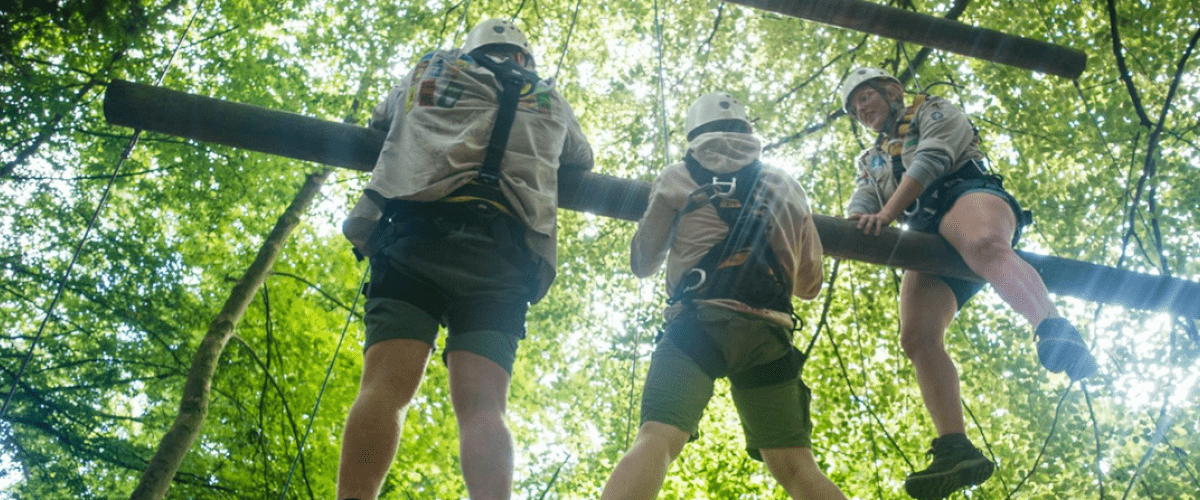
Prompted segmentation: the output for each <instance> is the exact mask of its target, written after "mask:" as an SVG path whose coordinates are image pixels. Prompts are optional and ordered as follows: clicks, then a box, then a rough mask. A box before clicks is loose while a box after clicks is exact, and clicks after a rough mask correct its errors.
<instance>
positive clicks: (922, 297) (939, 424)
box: [840, 68, 1096, 500]
mask: <svg viewBox="0 0 1200 500" xmlns="http://www.w3.org/2000/svg"><path fill="white" fill-rule="evenodd" d="M840 91H841V102H842V105H843V107H844V109H845V111H846V113H848V114H849V115H850V116H852V117H854V118H855V119H856V120H858V122H859V123H861V124H863V125H865V126H866V127H868V128H870V129H871V130H874V131H876V132H878V133H879V136H878V140H877V141H876V142H875V145H874V146H872V147H871V148H869V149H867V150H865V151H863V152H862V154H861V155H860V156H859V157H858V160H857V166H858V171H859V174H858V180H857V186H856V188H855V191H854V194H853V195H852V196H851V198H850V202H849V204H848V206H847V208H846V214H847V217H848V218H850V219H853V220H857V221H858V228H859V229H861V230H862V231H863V232H864V233H866V234H875V235H878V234H880V232H881V231H882V230H883V228H885V227H887V226H888V225H890V224H891V223H892V222H893V221H897V220H899V221H902V222H905V223H907V224H908V229H909V230H913V231H921V232H926V233H932V234H938V235H941V236H942V237H943V238H945V239H946V241H947V242H948V243H949V244H950V245H951V246H952V247H954V249H955V250H957V251H958V253H959V254H960V255H962V258H963V260H964V261H965V262H966V264H967V265H968V266H969V267H970V268H971V270H972V271H974V272H975V273H976V274H978V275H979V276H981V277H983V279H985V280H987V282H988V283H990V284H991V285H992V287H993V288H995V290H996V292H997V293H999V294H1000V298H1002V299H1003V300H1004V301H1005V302H1007V303H1008V304H1009V305H1010V306H1012V308H1013V309H1015V310H1016V311H1017V312H1018V313H1020V314H1021V315H1022V316H1024V317H1025V319H1026V320H1028V321H1029V324H1030V325H1034V326H1036V328H1035V332H1034V338H1035V339H1036V341H1037V352H1038V359H1039V360H1040V361H1041V363H1042V365H1043V366H1045V367H1046V369H1048V370H1050V371H1051V372H1063V371H1065V372H1066V374H1067V376H1069V377H1070V378H1071V380H1073V381H1074V380H1079V379H1082V378H1084V377H1088V376H1090V375H1092V374H1093V373H1095V371H1096V360H1095V358H1093V357H1092V355H1091V353H1089V352H1088V347H1087V345H1086V344H1084V342H1083V338H1082V337H1081V336H1080V335H1079V332H1078V331H1077V330H1076V329H1075V327H1074V326H1072V325H1071V324H1070V323H1069V322H1068V321H1067V320H1066V319H1064V318H1062V317H1061V316H1060V315H1059V312H1058V309H1057V308H1056V307H1055V306H1054V303H1053V302H1051V301H1050V297H1049V294H1048V292H1047V291H1046V285H1045V283H1043V282H1042V279H1041V276H1039V275H1038V274H1037V272H1036V271H1034V269H1033V268H1032V267H1031V266H1030V265H1029V264H1028V263H1027V262H1025V261H1024V260H1022V259H1021V258H1020V257H1019V256H1018V255H1017V253H1016V252H1015V251H1014V250H1013V246H1014V245H1016V244H1017V242H1018V241H1019V239H1020V236H1021V228H1022V227H1023V226H1024V225H1025V224H1028V223H1029V217H1028V212H1024V211H1022V210H1021V206H1020V205H1019V204H1018V203H1017V201H1016V199H1014V198H1013V197H1012V195H1010V194H1009V193H1008V192H1007V191H1005V190H1004V187H1003V185H1002V180H1001V178H1000V177H999V176H997V175H993V174H991V173H990V172H989V171H988V168H987V165H986V163H985V162H984V159H983V154H982V153H981V152H980V149H979V139H978V135H977V133H976V132H975V129H974V127H973V126H972V125H971V123H970V121H969V120H968V119H967V117H966V116H965V115H964V114H963V112H962V111H961V110H959V109H958V108H957V107H955V106H954V105H953V104H951V103H950V102H948V101H946V100H944V99H941V98H939V97H936V96H926V95H919V96H917V97H915V98H914V99H913V100H912V102H911V103H909V104H906V103H905V93H904V86H903V85H902V84H901V82H900V80H899V79H897V78H895V77H893V76H892V75H890V74H888V73H887V72H885V71H883V70H881V69H877V68H859V69H856V70H854V71H852V72H851V73H850V74H849V75H848V76H847V77H846V79H845V80H844V81H843V82H842V86H841V89H840ZM982 287H983V283H979V282H974V281H967V280H961V279H954V278H947V277H941V276H935V275H931V274H927V273H922V272H917V271H911V270H910V271H907V272H905V274H904V279H903V282H902V284H901V287H900V343H901V346H902V347H903V349H904V353H905V355H907V356H908V358H909V359H910V360H911V361H912V363H913V367H914V369H915V371H916V375H917V383H918V384H919V385H920V388H921V397H922V399H923V400H924V402H925V407H926V409H927V410H928V411H929V414H930V416H931V417H932V420H933V424H934V426H935V427H936V429H937V435H938V437H937V439H934V440H933V445H932V449H931V450H930V451H929V453H930V454H931V455H932V456H933V461H932V463H931V464H930V465H929V467H928V468H926V469H925V470H922V471H920V472H915V473H913V474H911V475H909V476H908V478H907V479H906V481H905V485H904V487H905V490H906V491H907V492H908V494H909V495H911V496H912V497H914V498H917V499H919V500H927V499H941V498H945V497H947V496H949V495H950V494H951V493H953V492H955V491H958V490H959V489H961V488H964V487H966V486H970V485H975V484H979V483H982V482H983V481H985V480H987V479H988V478H989V477H991V475H992V471H993V468H994V464H993V463H992V462H991V461H990V460H988V459H987V458H986V457H985V456H984V455H983V454H982V453H981V452H980V451H979V450H978V449H977V448H976V447H975V446H974V445H973V444H971V441H970V440H969V439H968V438H967V436H966V434H965V427H964V424H963V414H962V408H961V406H960V394H959V378H958V372H957V370H956V368H955V366H954V362H953V361H951V359H950V356H949V355H948V354H947V352H946V348H945V345H944V337H945V332H946V328H947V327H948V326H949V325H950V322H951V321H952V320H953V319H954V316H955V314H956V312H957V311H958V310H959V309H961V308H962V306H963V304H965V303H966V302H967V300H969V299H970V298H971V297H972V296H973V295H975V294H976V293H977V292H979V290H980V289H981V288H982Z"/></svg>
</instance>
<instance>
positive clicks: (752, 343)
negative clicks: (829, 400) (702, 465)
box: [641, 305, 812, 460]
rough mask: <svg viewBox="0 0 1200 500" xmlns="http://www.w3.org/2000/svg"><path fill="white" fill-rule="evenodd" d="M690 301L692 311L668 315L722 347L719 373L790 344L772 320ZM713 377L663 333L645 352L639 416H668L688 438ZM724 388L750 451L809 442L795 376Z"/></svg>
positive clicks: (805, 397)
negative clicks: (748, 386) (646, 365)
mask: <svg viewBox="0 0 1200 500" xmlns="http://www.w3.org/2000/svg"><path fill="white" fill-rule="evenodd" d="M695 307H696V308H697V311H696V314H695V315H694V316H693V315H688V314H681V315H680V317H678V318H676V319H675V320H673V321H689V322H692V323H694V324H693V325H691V326H692V328H690V330H691V332H692V333H693V334H698V335H705V336H707V337H708V339H709V340H710V341H712V342H713V343H714V344H715V346H716V347H717V349H718V350H719V351H720V352H721V353H722V354H723V356H724V359H725V361H726V364H727V371H726V373H729V372H735V373H736V372H739V371H742V370H745V369H747V368H753V367H755V366H759V365H763V364H766V363H769V362H771V361H774V360H776V359H778V358H779V357H781V356H783V355H785V354H787V353H788V352H789V350H790V349H791V346H790V345H788V344H785V343H784V341H783V339H784V338H786V337H788V336H789V332H787V331H786V329H785V328H783V327H782V326H780V325H779V324H777V323H775V322H772V321H769V320H767V319H764V318H761V317H758V316H754V315H749V314H742V313H739V312H736V311H732V310H729V309H725V308H722V307H717V306H704V305H697V306H695ZM676 326H678V325H676ZM713 383H714V379H713V378H712V377H710V376H709V375H707V374H706V373H705V372H704V370H702V369H701V368H700V365H698V364H697V363H696V362H695V361H693V360H692V359H691V358H690V357H688V355H687V354H685V353H684V352H683V351H682V350H680V349H679V347H678V346H676V344H675V342H673V341H672V340H671V339H670V338H669V337H667V336H664V337H663V338H662V339H660V340H659V342H658V345H657V346H656V347H655V349H654V355H653V357H652V358H651V360H650V373H649V374H648V375H647V376H646V385H645V388H644V389H643V390H642V417H641V422H642V423H645V422H647V421H654V422H661V423H664V424H668V425H671V426H674V427H676V428H678V429H680V430H682V431H684V432H687V433H689V434H691V435H692V439H695V438H696V437H697V435H698V430H699V426H700V419H701V417H703V416H704V408H705V407H706V406H708V401H709V399H711V398H712V394H713ZM730 393H731V395H732V396H733V403H734V405H735V406H736V407H737V411H738V416H739V417H740V419H741V421H742V430H743V432H744V433H745V436H746V451H747V453H749V455H750V456H751V457H753V458H754V459H756V460H761V459H762V457H761V454H760V453H759V450H760V449H763V448H768V449H769V448H793V447H801V448H811V447H812V441H811V435H812V420H811V417H810V415H809V403H810V401H811V399H812V396H811V393H810V392H809V389H808V387H807V386H805V385H804V382H803V381H802V380H800V377H799V376H797V377H794V378H792V379H790V380H785V381H782V382H777V383H774V384H771V385H766V386H762V387H755V388H752V389H746V388H740V387H737V386H732V388H731V389H730Z"/></svg>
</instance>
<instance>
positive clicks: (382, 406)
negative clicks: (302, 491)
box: [337, 339, 432, 500]
mask: <svg viewBox="0 0 1200 500" xmlns="http://www.w3.org/2000/svg"><path fill="white" fill-rule="evenodd" d="M431 351H432V347H430V345H429V344H426V343H424V342H421V341H419V340H410V339H393V340H385V341H382V342H379V343H377V344H374V345H372V346H371V347H370V348H368V349H367V352H366V355H365V356H364V358H363V372H362V380H361V382H360V383H359V389H358V396H357V397H356V398H355V399H354V405H353V406H351V407H350V414H349V415H348V416H347V417H346V428H345V429H344V430H343V432H342V455H341V463H340V465H339V466H338V485H337V490H338V493H337V495H338V498H361V499H363V500H368V499H373V498H375V497H376V496H378V495H379V487H380V486H381V485H382V484H383V478H384V477H385V476H386V475H387V472H388V469H389V468H390V467H391V465H392V461H393V460H394V459H395V458H396V448H397V446H399V445H400V429H401V427H402V426H403V422H404V414H405V411H406V410H407V409H408V403H409V402H411V401H412V398H413V395H415V394H416V392H417V388H418V387H420V386H421V379H422V378H423V377H424V375H425V365H426V363H428V361H429V353H430V352H431Z"/></svg>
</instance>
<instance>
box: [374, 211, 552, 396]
mask: <svg viewBox="0 0 1200 500" xmlns="http://www.w3.org/2000/svg"><path fill="white" fill-rule="evenodd" d="M444 222H445V221H426V220H420V219H415V220H407V221H406V222H403V223H402V224H409V225H415V226H419V227H412V228H403V229H404V230H401V231H398V233H400V234H402V236H400V237H399V238H397V239H396V240H395V241H394V242H391V243H390V244H388V245H387V246H385V247H384V248H383V249H382V250H380V251H379V252H378V253H376V255H373V256H371V283H370V284H369V285H368V286H367V289H366V295H367V303H366V308H365V309H366V310H365V314H364V316H363V322H364V323H365V324H366V342H365V343H364V345H363V350H364V351H366V350H367V349H370V348H371V346H372V345H374V344H375V343H377V342H380V341H382V340H389V339H399V338H403V339H414V340H420V341H422V342H425V343H427V344H429V345H430V346H436V345H437V344H436V340H437V334H438V327H439V325H440V326H445V327H446V330H447V338H446V349H445V351H446V352H449V351H454V350H465V351H468V352H472V353H475V354H478V355H480V356H484V357H486V358H488V359H490V360H492V361H494V362H496V364H498V365H500V366H501V367H503V368H504V369H505V370H507V371H508V372H509V373H512V365H513V360H514V359H515V358H516V352H517V345H518V343H519V341H520V340H521V339H523V338H525V313H526V312H527V311H528V309H529V298H530V297H531V296H532V294H533V292H534V290H535V289H536V286H537V273H536V267H535V265H534V262H533V260H532V259H531V257H530V255H529V252H528V250H526V249H525V247H524V245H522V244H519V243H517V242H520V241H522V240H519V239H517V238H516V237H514V235H519V234H520V232H519V231H520V230H521V227H512V226H511V225H512V224H518V223H516V222H514V221H511V220H509V219H507V218H503V217H499V218H496V219H483V220H467V221H465V222H460V223H455V224H450V225H447V224H445V223H444ZM518 226H519V225H518ZM443 360H444V353H443Z"/></svg>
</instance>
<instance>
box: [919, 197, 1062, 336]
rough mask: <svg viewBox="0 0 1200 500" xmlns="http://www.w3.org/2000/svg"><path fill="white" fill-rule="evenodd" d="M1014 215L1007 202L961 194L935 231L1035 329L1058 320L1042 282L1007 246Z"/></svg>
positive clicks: (1014, 224) (1055, 309) (1009, 245)
mask: <svg viewBox="0 0 1200 500" xmlns="http://www.w3.org/2000/svg"><path fill="white" fill-rule="evenodd" d="M1016 224H1017V223H1016V217H1015V216H1014V215H1013V213H1012V209H1011V208H1009V206H1008V203H1006V202H1005V201H1004V200H1003V199H1001V198H1000V197H998V196H995V195H992V194H988V193H985V192H977V193H970V194H967V195H964V196H962V197H961V198H959V199H958V201H956V202H955V203H954V206H953V207H951V208H950V211H949V212H947V213H946V216H945V217H944V218H943V219H942V224H941V227H940V228H939V229H940V232H941V234H942V236H943V237H945V238H946V241H948V242H949V243H950V246H952V247H954V249H955V250H958V253H959V254H961V255H962V258H963V260H964V261H966V263H967V265H968V266H970V268H971V270H972V271H975V272H976V273H977V274H979V275H980V276H982V277H983V278H984V279H986V280H987V281H988V283H991V285H992V288H995V289H996V293H998V294H1000V298H1002V299H1004V301H1005V302H1007V303H1008V305H1010V306H1012V308H1013V309H1014V310H1016V311H1017V313H1019V314H1020V315H1022V316H1024V317H1025V319H1026V320H1027V321H1029V324H1030V326H1032V327H1034V328H1037V326H1038V325H1039V324H1041V322H1042V320H1044V319H1046V318H1057V317H1059V314H1058V309H1057V308H1055V307H1054V303H1053V302H1051V301H1050V294H1049V292H1048V291H1047V290H1046V284H1045V282H1043V281H1042V277H1041V276H1040V275H1038V273H1037V271H1035V270H1034V269H1033V267H1032V266H1030V265H1029V263H1028V262H1025V261H1024V260H1023V259H1021V257H1020V256H1018V255H1017V253H1016V252H1015V251H1013V248H1012V244H1011V242H1012V235H1013V232H1014V231H1015V230H1016Z"/></svg>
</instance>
